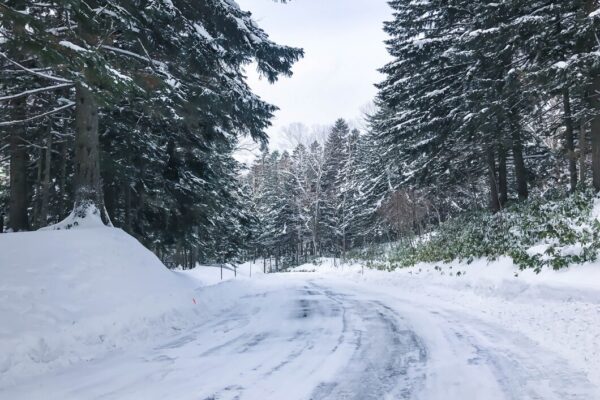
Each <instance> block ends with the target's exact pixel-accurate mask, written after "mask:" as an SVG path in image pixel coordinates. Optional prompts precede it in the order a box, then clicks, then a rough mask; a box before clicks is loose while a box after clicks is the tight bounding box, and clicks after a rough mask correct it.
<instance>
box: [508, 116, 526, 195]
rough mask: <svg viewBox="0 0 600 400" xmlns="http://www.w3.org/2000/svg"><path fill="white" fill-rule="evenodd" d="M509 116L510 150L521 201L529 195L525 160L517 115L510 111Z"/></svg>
mask: <svg viewBox="0 0 600 400" xmlns="http://www.w3.org/2000/svg"><path fill="white" fill-rule="evenodd" d="M510 118H511V128H512V129H511V130H512V133H511V139H512V151H513V158H514V164H515V178H516V181H517V194H518V195H519V200H521V201H523V200H526V199H527V197H529V191H528V188H527V169H526V167H525V160H524V159H523V143H522V139H521V131H520V123H519V121H518V118H519V116H518V115H517V114H516V112H512V113H511V115H510Z"/></svg>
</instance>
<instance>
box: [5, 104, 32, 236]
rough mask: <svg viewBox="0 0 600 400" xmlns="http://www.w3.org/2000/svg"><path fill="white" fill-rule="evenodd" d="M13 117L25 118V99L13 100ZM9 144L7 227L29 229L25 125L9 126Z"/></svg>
mask: <svg viewBox="0 0 600 400" xmlns="http://www.w3.org/2000/svg"><path fill="white" fill-rule="evenodd" d="M12 105H13V107H14V109H13V111H14V117H15V118H14V119H15V120H22V119H24V118H25V99H24V98H23V99H18V100H15V101H14V102H13V104H12ZM11 131H12V132H11V135H10V139H9V142H10V144H9V146H10V199H9V208H8V227H9V228H10V229H12V230H13V231H14V232H17V231H25V230H28V229H29V219H28V216H27V208H28V203H29V198H28V195H27V164H28V160H29V157H28V154H27V147H26V145H27V143H26V142H25V140H24V136H25V126H24V125H21V124H19V125H16V126H14V127H12V128H11Z"/></svg>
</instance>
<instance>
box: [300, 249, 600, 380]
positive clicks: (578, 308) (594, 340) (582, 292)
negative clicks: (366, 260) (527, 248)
mask: <svg viewBox="0 0 600 400" xmlns="http://www.w3.org/2000/svg"><path fill="white" fill-rule="evenodd" d="M295 271H296V272H302V271H308V272H310V271H314V272H316V273H317V274H320V275H323V276H326V277H340V276H342V277H345V278H347V279H350V280H352V281H354V282H356V283H358V284H360V285H363V286H367V287H369V288H371V289H373V290H375V291H378V292H384V293H386V294H388V295H391V296H397V297H404V298H405V297H408V298H414V299H418V301H419V303H420V304H427V303H428V302H430V303H431V304H436V305H441V306H442V307H446V308H451V309H454V310H458V311H460V312H464V313H466V314H470V315H474V316H476V317H477V318H479V319H482V320H488V321H490V322H493V323H496V324H500V325H502V326H505V327H507V328H510V329H511V330H514V331H519V332H522V333H523V334H524V335H525V336H527V337H528V338H530V339H532V340H534V341H535V342H537V343H538V344H540V345H541V346H543V347H545V348H547V349H548V350H550V351H552V352H554V353H555V354H559V355H561V356H562V357H563V358H564V359H566V360H568V361H569V362H570V363H572V364H573V365H575V366H577V367H578V368H580V369H581V370H583V371H585V372H586V373H587V374H588V377H589V379H590V381H591V382H593V383H594V384H596V385H600V329H599V327H600V262H597V263H592V264H584V265H580V266H573V267H571V268H566V269H562V270H560V271H554V270H551V269H544V270H542V272H541V273H540V274H536V273H535V272H534V271H533V270H525V271H520V270H519V269H518V268H517V267H516V266H515V265H514V264H513V263H512V261H511V260H510V259H508V258H504V259H500V260H497V261H494V262H487V261H485V260H477V261H475V262H473V263H472V264H470V265H469V264H466V263H458V262H455V263H450V264H444V263H434V264H419V265H417V266H415V267H412V268H405V269H398V270H395V271H393V272H385V271H376V270H369V269H367V268H364V269H363V268H362V266H361V265H360V264H358V263H351V264H346V265H342V264H339V263H337V266H334V263H333V260H330V259H326V260H323V261H322V263H321V264H320V265H313V264H307V265H304V266H301V267H298V268H296V269H295Z"/></svg>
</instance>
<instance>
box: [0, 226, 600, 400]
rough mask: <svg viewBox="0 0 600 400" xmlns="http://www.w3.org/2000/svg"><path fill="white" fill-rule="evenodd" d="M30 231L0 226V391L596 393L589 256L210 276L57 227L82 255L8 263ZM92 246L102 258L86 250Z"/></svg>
mask: <svg viewBox="0 0 600 400" xmlns="http://www.w3.org/2000/svg"><path fill="white" fill-rule="evenodd" d="M79 232H82V231H79ZM41 234H43V235H46V234H53V233H45V232H44V233H33V234H23V235H31V236H30V237H26V236H22V237H20V238H19V235H21V234H15V235H4V236H2V235H0V274H1V275H2V276H1V277H2V280H0V285H2V286H0V296H2V299H3V301H2V302H0V318H1V319H2V321H8V322H9V324H7V325H4V324H2V328H1V330H0V346H1V347H0V357H1V359H2V361H1V362H2V364H0V373H1V374H2V375H0V399H28V400H30V399H31V400H35V399H78V400H79V399H178V400H180V399H181V400H184V399H199V400H208V399H261V400H262V399H286V400H287V399H360V400H363V399H422V400H438V399H439V400H454V399H459V400H469V399H473V400H483V399H485V400H495V399H518V400H527V399H532V400H533V399H544V400H546V399H548V400H553V399H556V400H559V399H560V400H563V399H586V400H589V399H600V389H599V388H600V374H599V373H598V371H599V370H600V364H599V363H600V361H599V360H600V353H599V347H600V337H599V334H600V329H599V328H598V327H599V326H600V289H599V286H600V283H599V282H600V281H599V279H598V278H600V276H599V274H598V266H584V267H581V268H579V269H573V270H571V271H569V272H566V273H560V274H557V273H550V272H548V273H544V274H542V275H541V276H533V275H530V274H528V273H524V274H520V275H519V277H515V270H514V268H513V267H512V266H511V265H510V264H509V263H507V262H506V261H500V262H498V263H496V264H494V265H491V266H488V265H485V264H484V263H475V264H474V265H471V266H468V267H467V266H459V265H454V266H452V268H450V267H449V266H445V267H442V268H435V267H436V266H433V265H431V266H427V265H423V266H419V267H416V268H413V269H411V270H404V271H400V272H394V273H386V272H377V271H366V272H365V274H364V275H362V273H361V269H360V268H359V267H357V266H344V267H343V268H342V267H338V268H334V267H333V266H332V265H331V263H330V262H325V264H324V265H322V266H319V267H313V266H304V267H302V268H300V269H299V270H304V271H307V270H315V271H316V272H295V273H287V274H273V275H261V274H257V273H256V272H257V271H259V270H260V268H257V269H253V277H252V278H250V277H249V275H250V274H249V265H244V266H242V267H241V268H240V276H238V278H237V279H236V280H233V279H230V280H228V281H226V282H224V283H218V284H213V283H215V282H217V281H220V271H219V269H218V268H217V269H215V268H201V269H196V270H194V271H191V272H185V273H181V272H179V273H172V272H169V271H166V270H164V269H162V268H161V267H160V265H158V264H157V260H155V259H154V258H153V257H152V256H151V255H150V254H149V253H145V252H144V250H143V249H141V246H139V244H137V243H135V241H133V239H130V238H127V237H126V235H124V234H123V233H122V232H121V231H118V230H113V229H105V230H102V231H95V230H94V231H90V232H88V233H83V234H82V233H80V234H79V235H78V236H77V235H74V234H72V233H71V232H62V233H61V234H62V235H66V236H63V237H60V240H56V241H55V243H54V245H49V247H48V248H47V249H45V250H44V251H45V252H46V253H47V254H46V257H47V256H48V254H54V255H56V254H63V255H64V254H72V253H73V251H74V250H73V249H74V248H80V249H81V251H82V252H81V253H79V255H78V256H75V255H73V256H72V257H73V258H70V259H69V260H70V261H69V262H64V263H59V264H60V265H61V266H59V264H57V263H51V262H49V260H48V259H44V257H43V256H37V255H34V254H33V253H31V254H27V255H26V257H25V258H24V259H23V257H22V256H21V257H20V258H18V259H19V260H20V261H18V262H14V263H13V264H10V267H11V268H8V270H10V271H13V270H14V269H21V270H23V269H25V270H28V271H30V272H27V273H21V272H13V273H7V272H6V271H7V268H6V265H7V264H5V263H6V262H8V261H10V260H13V259H15V257H16V255H17V249H16V247H17V245H18V243H22V242H23V241H27V240H35V241H37V240H39V239H40V238H39V237H36V235H41ZM7 238H8V239H7ZM15 238H16V239H15ZM78 238H79V239H78ZM45 239H46V240H47V241H54V240H55V239H54V237H45ZM92 239H94V240H92ZM126 239H127V240H126ZM78 240H79V241H78ZM92 241H95V242H96V244H95V245H91V244H89V246H92V247H95V246H96V245H97V243H98V241H100V242H101V244H102V248H104V249H105V250H106V249H107V248H108V247H107V246H111V248H112V251H111V252H107V251H105V252H104V253H103V257H105V258H102V259H101V260H100V261H99V260H98V259H96V257H95V256H94V257H91V258H90V257H89V254H95V253H93V252H92V247H89V248H86V247H85V246H87V244H86V243H88V242H92ZM60 243H67V244H63V245H61V244H60ZM61 246H62V247H61ZM82 246H83V248H82ZM11 249H14V252H13V256H10V255H8V256H7V255H6V252H8V254H11V251H12V250H11ZM126 249H129V251H128V252H126ZM132 249H133V250H132ZM21 253H22V252H21ZM84 254H87V256H84ZM141 254H145V256H144V257H146V258H145V261H144V262H136V261H135V259H137V256H138V255H141ZM39 257H41V258H39ZM123 257H127V260H125V261H123V262H122V263H121V264H119V266H118V267H111V266H110V265H109V264H113V265H114V264H115V263H118V262H117V260H119V259H121V258H123ZM92 258H93V259H96V261H94V262H92V261H91V259H92ZM10 262H12V261H10ZM90 263H92V264H93V267H92V266H91V264H90ZM49 264H50V266H49ZM52 265H53V266H52ZM256 266H258V264H256V265H255V267H256ZM97 269H99V271H96V270H97ZM440 269H441V271H440ZM69 271H72V272H70V273H71V274H72V275H70V276H69ZM124 271H130V272H129V273H130V274H131V275H127V276H126V278H127V279H126V280H125V281H123V279H121V278H122V276H121V275H120V274H122V273H124ZM149 271H150V272H149ZM458 271H460V272H461V276H460V277H457V276H456V272H458ZM464 272H466V275H465V274H464ZM217 273H218V275H217ZM90 274H96V275H90ZM451 274H452V275H451ZM5 275H7V277H8V280H7V279H6V278H7V277H6V276H5ZM102 275H105V276H106V275H108V277H106V278H105V280H102V279H101V276H102ZM26 277H27V278H28V279H29V280H28V281H27V283H29V285H25V284H23V282H21V281H22V280H24V279H25V278H26ZM57 277H58V278H57ZM84 278H93V279H94V280H92V279H88V280H86V279H84ZM230 278H231V276H230ZM98 279H99V280H98ZM19 282H21V284H20V283H19ZM43 282H46V283H43ZM48 282H50V283H48ZM67 282H69V283H67ZM118 282H123V283H118ZM207 284H208V285H209V286H206V285H207ZM19 285H20V286H19ZM70 285H71V286H70ZM81 285H88V286H85V287H84V288H80V286H81ZM30 286H32V287H33V289H31V288H30ZM113 286H114V290H111V289H109V288H110V287H113ZM161 286H164V287H161ZM56 289H59V290H56ZM40 291H41V292H40ZM58 291H60V292H61V293H60V294H59V293H57V292H58ZM37 292H40V293H39V294H36V293H37ZM154 292H160V293H154ZM86 295H87V296H89V297H90V298H89V299H88V300H87V303H86V302H85V301H84V300H82V299H80V297H82V298H84V297H85V296H86ZM31 296H33V298H32V299H30V297H31ZM80 300H81V301H83V302H82V303H81V302H80ZM124 300H127V301H128V302H130V303H136V304H138V306H135V307H133V306H121V305H120V303H121V302H122V301H124ZM21 301H23V302H26V304H23V305H20V306H19V305H15V304H18V303H19V302H21ZM40 302H42V303H46V304H45V305H43V306H42V305H37V306H36V304H39V303H40ZM70 302H76V304H71V303H70ZM92 314H93V315H92ZM100 337H103V339H100ZM40 343H44V344H40Z"/></svg>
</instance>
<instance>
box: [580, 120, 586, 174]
mask: <svg viewBox="0 0 600 400" xmlns="http://www.w3.org/2000/svg"><path fill="white" fill-rule="evenodd" d="M586 130H587V123H586V120H585V116H582V117H581V121H580V125H579V182H581V184H582V185H585V173H586V169H587V168H586V162H587V147H588V146H587V134H586V133H587V132H586Z"/></svg>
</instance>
